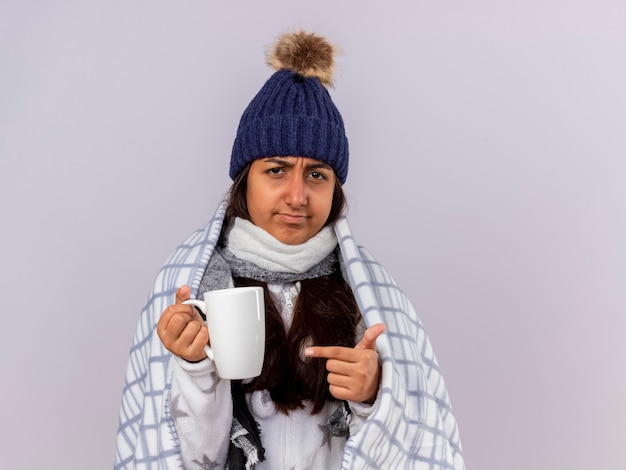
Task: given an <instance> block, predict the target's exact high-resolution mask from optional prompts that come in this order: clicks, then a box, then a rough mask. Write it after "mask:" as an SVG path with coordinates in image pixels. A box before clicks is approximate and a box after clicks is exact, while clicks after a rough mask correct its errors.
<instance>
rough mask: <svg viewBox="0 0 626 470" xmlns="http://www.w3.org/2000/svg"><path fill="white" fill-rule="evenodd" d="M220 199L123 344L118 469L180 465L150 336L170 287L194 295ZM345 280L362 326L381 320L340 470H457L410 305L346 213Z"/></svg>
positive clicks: (446, 409) (166, 387) (162, 363)
mask: <svg viewBox="0 0 626 470" xmlns="http://www.w3.org/2000/svg"><path fill="white" fill-rule="evenodd" d="M225 208H226V205H225V203H222V204H221V205H220V206H219V208H218V210H217V212H216V213H215V215H214V216H213V218H212V219H211V220H210V221H209V223H208V224H207V225H205V226H204V227H202V228H200V229H198V230H197V231H195V232H194V233H193V234H192V235H191V236H190V237H189V238H188V239H187V240H186V241H185V242H184V243H183V244H181V245H180V246H179V247H178V248H177V249H176V250H175V251H174V253H173V254H172V255H171V256H170V258H169V259H168V261H167V262H166V264H165V265H164V266H163V267H162V268H161V270H160V271H159V273H158V275H157V278H156V281H155V283H154V287H153V288H152V291H151V293H150V295H149V298H148V301H147V303H146V305H145V307H144V308H143V310H142V311H141V314H140V317H139V322H138V325H137V331H136V333H135V336H134V339H133V345H132V347H131V350H130V357H129V362H128V368H127V372H126V382H125V386H124V390H123V394H122V403H121V410H120V418H119V428H118V432H117V446H116V451H115V468H116V469H133V468H137V469H175V468H182V460H181V457H180V445H179V442H178V437H177V435H176V430H175V428H174V424H173V421H172V418H171V416H170V411H169V408H168V404H169V391H170V386H171V376H170V373H169V368H168V365H169V361H170V356H171V355H170V353H169V351H167V350H166V349H165V348H164V347H163V345H162V343H161V341H160V339H159V337H158V336H157V335H156V324H157V321H158V319H159V317H160V315H161V313H162V312H163V311H164V310H165V309H166V308H167V306H168V305H170V304H172V303H173V302H174V299H175V292H176V289H177V288H178V287H180V286H181V285H183V284H187V285H189V286H190V287H191V290H192V292H196V291H197V289H198V286H199V284H200V280H201V278H202V274H203V272H204V269H205V267H206V265H207V263H208V261H209V259H210V257H211V254H212V252H213V249H214V248H215V245H216V244H217V241H218V238H219V235H220V231H221V228H222V223H223V220H224V211H225ZM334 228H335V232H336V234H337V239H338V240H339V246H340V251H341V254H342V257H343V261H344V265H345V269H346V274H347V277H348V282H349V283H350V285H351V287H352V290H353V292H354V295H355V297H356V300H357V302H358V305H359V307H360V309H361V313H362V314H363V318H364V320H365V323H366V324H367V325H368V326H369V325H372V324H375V323H379V322H380V323H384V324H385V325H386V326H387V331H386V333H385V334H383V335H381V336H380V337H379V338H378V340H377V348H378V352H379V355H380V357H381V360H382V382H381V389H380V393H379V396H378V398H377V401H376V404H375V406H374V410H373V412H372V414H371V416H370V417H369V418H368V419H367V421H366V423H365V424H364V426H363V428H362V429H361V431H360V432H358V433H357V434H355V435H354V436H351V437H350V438H349V439H348V442H347V443H346V446H345V449H344V454H343V461H342V464H341V468H342V469H346V470H347V469H359V470H360V469H369V468H371V469H401V468H404V469H423V470H436V469H455V470H461V469H464V468H465V465H464V462H463V453H462V449H461V440H460V437H459V431H458V427H457V423H456V420H455V418H454V416H453V414H452V410H451V407H450V401H449V399H448V394H447V391H446V387H445V384H444V381H443V377H442V376H441V373H440V371H439V368H438V365H437V361H436V359H435V354H434V352H433V349H432V346H431V343H430V341H429V340H428V337H427V336H426V333H425V331H424V328H423V326H422V323H421V322H420V320H419V318H418V316H417V314H416V312H415V309H414V308H413V306H412V305H411V303H410V302H409V300H408V299H407V297H406V296H405V295H404V293H403V292H402V291H401V290H400V288H399V287H398V286H397V285H396V283H395V282H394V280H393V279H392V277H391V276H390V275H389V273H387V271H386V270H385V268H384V267H383V266H381V265H380V264H379V263H377V262H376V261H375V260H374V258H373V257H372V256H371V255H370V254H369V253H368V252H367V251H366V250H365V249H364V248H362V247H359V246H358V245H357V244H356V242H355V240H354V238H353V236H352V232H351V230H350V227H349V225H348V221H347V220H346V219H345V218H344V219H341V220H339V221H338V222H337V223H336V224H335V227H334Z"/></svg>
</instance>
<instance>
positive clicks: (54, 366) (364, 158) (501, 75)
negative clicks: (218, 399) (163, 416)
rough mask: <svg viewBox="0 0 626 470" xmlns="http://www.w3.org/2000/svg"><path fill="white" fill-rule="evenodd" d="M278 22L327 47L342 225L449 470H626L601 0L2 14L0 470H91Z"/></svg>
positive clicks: (624, 168) (208, 206)
mask: <svg viewBox="0 0 626 470" xmlns="http://www.w3.org/2000/svg"><path fill="white" fill-rule="evenodd" d="M293 27H305V28H307V29H312V30H315V31H317V32H319V33H321V34H323V35H326V36H328V37H329V38H330V39H332V40H333V41H334V42H335V43H337V44H338V45H340V47H341V49H342V55H341V56H340V57H339V69H338V72H337V76H336V88H335V90H334V91H333V92H332V95H333V97H334V99H335V102H336V103H337V105H338V107H339V108H340V110H341V111H342V114H343V117H344V120H345V122H346V127H347V131H348V134H349V138H350V144H351V169H350V173H349V175H348V181H347V183H346V185H345V189H346V191H347V193H348V195H349V197H350V203H351V210H350V219H351V222H352V226H353V229H354V231H355V233H356V235H357V237H358V239H359V241H360V243H362V244H363V245H365V246H367V247H368V249H369V250H370V251H372V252H373V254H374V255H375V256H376V257H377V258H378V259H379V260H380V261H381V262H382V263H383V264H385V265H386V266H387V268H388V269H389V270H390V271H391V272H392V273H393V274H394V276H395V278H396V280H397V281H398V282H399V283H400V285H401V286H402V287H403V288H404V289H405V290H406V292H407V293H408V295H409V297H410V298H411V299H412V300H413V303H414V304H415V306H416V308H417V309H418V311H419V312H420V315H421V318H422V320H423V322H424V324H425V326H426V329H427V331H428V332H429V334H430V337H431V340H432V342H433V343H434V346H435V350H436V352H437V355H438V358H439V362H440V365H441V368H442V371H443V373H444V376H445V378H446V380H447V384H448V388H449V392H450V396H451V399H452V402H453V406H454V410H455V414H456V416H457V418H458V421H459V426H460V430H461V435H462V439H463V445H464V447H465V454H466V460H467V465H468V469H472V470H502V469H506V470H528V469H534V470H544V469H546V470H547V469H576V470H578V469H580V470H583V469H585V470H587V469H599V468H602V469H623V468H626V455H625V454H624V451H623V449H624V438H625V437H626V430H625V426H624V423H625V422H626V374H625V359H626V346H625V343H624V341H623V336H624V329H625V327H626V320H625V316H624V314H625V313H626V308H625V307H626V210H625V207H624V204H625V201H626V184H625V183H624V180H625V172H626V164H625V163H624V158H625V156H626V132H625V130H626V126H625V124H626V85H625V84H626V3H625V2H623V1H621V0H615V1H608V0H598V1H594V2H591V1H585V2H583V1H579V0H568V1H567V0H541V1H539V0H529V1H526V2H503V1H501V0H475V1H473V2H468V1H464V2H462V1H457V0H449V1H438V2H435V1H423V0H413V1H406V2H401V1H386V2H364V1H340V0H334V1H330V0H329V1H322V0H318V1H315V2H311V1H309V2H298V1H293V0H291V1H273V2H269V1H266V2H254V1H248V2H244V1H231V2H224V1H222V2H218V1H214V2H211V1H209V0H204V1H199V0H189V1H182V0H181V1H176V2H175V1H163V0H161V1H130V2H129V1H119V0H109V1H106V2H104V1H101V2H96V1H93V0H83V1H71V0H57V1H43V0H42V1H39V2H37V1H29V0H27V1H18V0H0V211H1V212H0V217H1V218H0V220H1V222H0V223H1V227H2V229H1V231H0V256H1V258H0V267H1V271H0V272H1V278H0V288H1V291H0V294H1V298H2V302H3V303H2V306H3V308H2V314H1V315H0V331H1V332H2V333H1V334H2V338H1V340H0V365H1V367H2V369H1V373H2V382H1V388H0V390H1V392H0V393H1V395H0V396H1V405H2V413H1V414H2V418H1V419H0V433H1V436H0V446H1V448H2V452H1V457H0V466H2V468H7V469H31V468H32V469H34V468H42V467H43V468H55V469H56V468H59V469H85V468H89V469H107V468H111V465H112V459H113V450H114V436H115V430H116V426H117V414H118V409H119V402H120V394H121V390H122V386H123V380H124V373H125V368H126V359H127V353H128V349H129V347H130V344H131V339H132V335H133V333H134V329H135V323H136V320H137V315H138V313H139V310H140V308H141V306H142V304H143V302H144V300H145V298H146V296H147V293H148V291H149V288H150V286H151V284H152V281H153V279H154V276H155V275H156V272H157V270H158V268H159V267H160V266H161V264H162V263H163V262H164V261H165V259H166V257H167V256H168V255H169V253H170V252H171V251H172V250H173V248H174V247H175V246H176V245H177V244H178V243H179V242H181V241H182V240H183V239H184V237H186V235H187V234H188V233H189V232H191V231H192V230H194V229H195V228H197V227H198V226H200V225H202V224H204V222H205V221H206V220H207V219H208V218H209V216H210V215H211V214H212V212H213V210H214V209H215V206H216V204H217V202H218V201H219V200H220V198H221V197H222V195H223V194H224V193H225V192H226V190H227V189H228V185H229V183H230V180H229V179H228V176H227V172H228V162H229V156H230V149H231V145H232V141H233V138H234V134H235V129H236V126H237V123H238V120H239V117H240V116H241V113H242V111H243V109H244V108H245V106H246V105H247V103H248V102H249V101H250V99H251V98H252V97H253V96H254V94H255V93H256V92H257V91H258V89H259V88H260V87H261V85H262V84H263V82H264V80H265V79H266V78H267V77H269V75H270V73H271V72H270V70H269V69H268V68H267V67H266V66H265V64H264V57H263V51H264V49H265V47H266V46H268V45H269V44H271V43H272V42H273V41H274V39H275V38H276V36H277V35H278V34H279V33H280V32H283V31H285V30H288V29H291V28H293Z"/></svg>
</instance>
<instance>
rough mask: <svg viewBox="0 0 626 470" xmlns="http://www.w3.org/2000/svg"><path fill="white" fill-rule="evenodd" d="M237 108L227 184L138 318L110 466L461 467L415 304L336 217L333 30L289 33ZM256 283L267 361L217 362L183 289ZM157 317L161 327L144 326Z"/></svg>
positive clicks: (341, 201) (343, 148) (343, 168)
mask: <svg viewBox="0 0 626 470" xmlns="http://www.w3.org/2000/svg"><path fill="white" fill-rule="evenodd" d="M269 61H270V64H272V65H273V67H274V68H275V69H277V71H276V73H274V75H272V76H271V77H270V79H269V80H268V81H267V82H266V83H265V85H264V86H263V88H262V89H261V90H260V92H259V93H258V94H257V96H256V97H255V98H254V99H253V100H252V102H251V103H250V105H249V106H248V108H247V109H246V110H245V112H244V114H243V116H242V118H241V122H240V125H239V129H238V132H237V137H236V139H235V144H234V146H233V153H232V156H231V165H230V176H231V177H232V178H233V185H232V187H231V190H230V193H229V199H228V201H227V202H225V203H224V204H222V205H221V206H220V208H219V209H218V211H217V213H216V215H215V216H214V218H213V219H212V220H211V222H209V224H208V225H207V226H206V227H204V228H202V229H200V230H198V231H197V232H196V233H194V234H193V235H192V236H191V237H190V238H189V239H188V240H187V241H186V242H185V243H183V244H182V245H181V246H180V247H179V248H178V249H177V251H176V252H175V253H174V254H173V255H172V257H171V259H170V262H168V263H167V264H166V266H164V268H163V269H162V270H161V273H160V274H159V277H158V278H157V282H156V284H155V287H154V289H153V292H152V295H151V298H150V300H149V302H148V304H147V305H146V307H145V309H144V311H143V312H142V316H141V318H140V322H139V327H138V330H137V334H136V337H135V341H134V346H133V349H132V350H131V358H130V362H129V368H128V373H127V381H126V387H125V390H124V395H123V400H122V411H121V415H120V428H119V431H118V446H117V453H116V467H117V468H181V467H182V468H186V469H194V468H198V469H204V468H230V469H239V468H257V469H263V468H268V469H282V468H285V469H288V468H295V469H320V468H324V469H326V468H400V467H401V468H424V469H435V468H455V469H461V468H464V464H463V458H462V451H461V444H460V439H459V436H458V430H457V426H456V421H455V419H454V417H453V415H452V413H451V408H450V405H449V401H448V397H447V392H446V389H445V385H444V384H443V379H442V377H441V375H440V374H439V371H438V367H437V363H436V360H435V357H434V354H433V352H432V348H431V347H430V343H429V341H428V339H427V337H426V335H425V333H424V331H423V329H422V327H421V323H420V322H419V319H418V317H417V315H416V314H415V311H414V309H413V307H412V306H411V304H410V302H409V301H408V299H406V297H405V296H404V294H403V293H402V292H401V291H400V289H399V288H398V287H397V286H396V285H395V283H394V282H393V280H392V279H391V277H390V276H389V275H388V274H387V272H386V271H385V270H384V268H383V267H382V266H380V265H379V264H377V263H376V262H375V261H374V260H373V259H372V258H371V256H370V255H369V254H367V253H366V252H365V251H364V250H363V249H361V248H358V247H357V246H356V244H355V242H354V240H353V238H352V234H351V232H350V229H349V227H348V225H347V222H346V220H345V218H344V217H343V213H344V209H345V197H344V194H343V190H342V184H343V183H344V182H345V179H346V176H347V170H348V144H347V139H346V136H345V131H344V127H343V121H342V119H341V116H340V114H339V112H338V110H337V108H336V107H335V105H334V103H333V102H332V100H331V98H330V95H329V94H328V92H327V90H326V88H325V85H328V84H329V83H331V79H332V64H333V48H332V46H331V45H330V44H329V43H328V42H326V40H325V39H324V38H321V37H319V36H317V35H315V34H309V33H305V32H297V33H291V34H287V35H284V36H283V37H282V38H281V39H280V40H279V41H278V43H277V44H276V46H275V47H274V49H273V51H272V52H271V54H270V57H269ZM244 285H261V286H263V287H264V290H265V299H266V355H265V360H264V365H263V371H262V373H261V375H260V376H259V377H257V378H254V379H251V380H245V381H231V380H226V379H221V378H220V377H219V376H218V374H217V372H216V369H215V365H214V363H213V362H212V361H211V360H210V359H208V358H207V357H206V355H205V353H204V346H205V345H206V344H207V343H210V335H211V332H210V331H208V329H207V327H206V324H205V323H204V321H203V319H202V317H201V316H200V314H199V313H198V312H197V311H196V310H195V309H193V308H192V307H190V306H189V305H186V304H183V303H182V302H183V301H184V300H187V299H189V298H190V296H191V295H192V294H193V295H194V296H195V297H199V296H201V295H202V293H204V292H206V291H208V290H214V289H220V288H225V287H233V286H244ZM155 330H156V334H154V332H155Z"/></svg>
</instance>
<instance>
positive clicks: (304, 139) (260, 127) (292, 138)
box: [229, 115, 349, 184]
mask: <svg viewBox="0 0 626 470" xmlns="http://www.w3.org/2000/svg"><path fill="white" fill-rule="evenodd" d="M348 153H349V152H348V139H347V138H346V134H345V131H344V129H343V127H342V126H338V125H337V124H336V123H333V122H328V121H327V120H324V119H319V118H314V117H311V116H302V115H300V116H292V115H275V116H266V117H264V118H256V119H248V120H247V121H246V122H245V125H244V126H242V127H241V128H240V129H239V130H238V132H237V137H236V139H235V143H234V145H233V153H232V155H231V161H230V171H229V174H230V177H231V178H233V179H234V178H235V177H236V176H237V175H238V174H239V172H240V171H241V170H243V168H244V167H245V166H246V165H248V164H249V163H250V162H252V161H254V160H256V159H258V158H263V157H272V156H294V157H309V158H315V159H316V160H320V161H322V162H324V163H326V164H328V165H330V166H331V167H332V168H333V169H334V170H335V174H336V175H337V178H338V179H339V181H340V182H341V184H343V183H345V180H346V177H347V174H348Z"/></svg>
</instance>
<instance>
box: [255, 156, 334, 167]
mask: <svg viewBox="0 0 626 470" xmlns="http://www.w3.org/2000/svg"><path fill="white" fill-rule="evenodd" d="M263 161H264V162H265V163H275V164H277V165H282V166H286V167H287V168H293V166H294V164H293V163H291V162H290V161H288V160H284V159H282V158H280V157H268V158H264V159H263ZM316 168H322V169H325V170H332V167H331V166H330V165H328V164H327V163H324V162H320V161H318V162H315V163H310V164H308V165H306V166H305V169H307V170H312V169H313V170H314V169H316Z"/></svg>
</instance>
